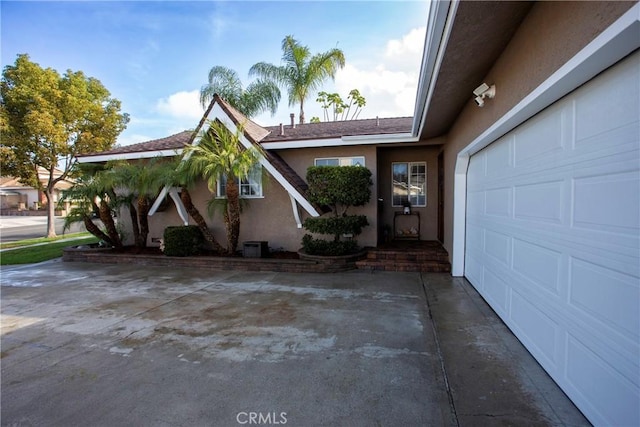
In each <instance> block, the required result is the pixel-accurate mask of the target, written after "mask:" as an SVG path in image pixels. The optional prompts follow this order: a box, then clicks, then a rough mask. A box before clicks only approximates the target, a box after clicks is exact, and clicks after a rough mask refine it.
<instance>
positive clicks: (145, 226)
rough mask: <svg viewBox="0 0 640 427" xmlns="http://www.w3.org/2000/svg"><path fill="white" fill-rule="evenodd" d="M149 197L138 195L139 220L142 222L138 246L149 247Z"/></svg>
mask: <svg viewBox="0 0 640 427" xmlns="http://www.w3.org/2000/svg"><path fill="white" fill-rule="evenodd" d="M149 209H151V205H150V204H149V198H148V197H147V196H139V197H138V222H139V223H140V233H139V234H138V240H137V241H136V246H137V247H139V248H146V247H147V236H149V216H148V215H149Z"/></svg>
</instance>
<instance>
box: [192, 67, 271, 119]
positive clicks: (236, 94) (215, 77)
mask: <svg viewBox="0 0 640 427" xmlns="http://www.w3.org/2000/svg"><path fill="white" fill-rule="evenodd" d="M215 94H218V95H219V96H220V97H221V98H223V99H225V100H226V101H227V102H228V103H229V104H231V105H232V106H233V107H234V108H235V109H237V110H238V111H240V112H241V113H242V114H244V115H245V116H247V117H254V116H257V115H258V114H260V113H262V112H264V111H269V112H270V113H271V115H273V114H275V113H276V111H277V110H278V104H279V103H280V89H279V88H278V86H277V85H276V84H275V83H273V82H272V81H269V80H264V79H257V80H255V81H254V82H252V83H250V84H249V86H247V88H246V89H245V88H243V87H242V82H241V81H240V78H239V77H238V73H236V72H235V71H234V70H232V69H230V68H227V67H223V66H220V65H218V66H215V67H213V68H211V70H210V71H209V82H208V83H207V84H206V85H204V86H202V89H200V102H201V103H202V106H203V107H206V106H207V105H208V104H209V103H210V102H211V100H212V99H213V95H215Z"/></svg>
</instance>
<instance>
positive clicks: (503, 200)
mask: <svg viewBox="0 0 640 427" xmlns="http://www.w3.org/2000/svg"><path fill="white" fill-rule="evenodd" d="M484 194H485V211H484V213H485V214H486V215H492V216H499V217H503V218H510V217H511V212H512V207H513V188H511V187H504V188H493V189H491V190H487V191H485V193H484Z"/></svg>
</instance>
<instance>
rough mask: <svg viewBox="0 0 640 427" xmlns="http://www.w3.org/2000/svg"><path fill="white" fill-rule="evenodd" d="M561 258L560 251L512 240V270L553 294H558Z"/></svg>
mask: <svg viewBox="0 0 640 427" xmlns="http://www.w3.org/2000/svg"><path fill="white" fill-rule="evenodd" d="M561 260H562V252H558V251H554V250H552V249H549V248H548V247H545V246H541V245H535V244H531V243H529V242H526V241H524V240H521V239H514V241H513V270H514V271H515V272H517V273H520V274H521V275H522V276H524V277H525V278H526V279H528V280H530V281H531V282H533V283H535V284H536V285H538V286H541V287H542V288H544V289H545V290H547V291H549V292H551V293H553V294H555V295H558V294H559V288H560V265H561Z"/></svg>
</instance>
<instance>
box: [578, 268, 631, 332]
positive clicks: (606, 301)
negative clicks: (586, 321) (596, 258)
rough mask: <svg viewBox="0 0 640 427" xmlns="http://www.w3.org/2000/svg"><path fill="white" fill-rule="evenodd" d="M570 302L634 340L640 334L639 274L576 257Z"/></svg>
mask: <svg viewBox="0 0 640 427" xmlns="http://www.w3.org/2000/svg"><path fill="white" fill-rule="evenodd" d="M570 262H571V268H570V271H571V274H570V279H569V302H570V304H572V305H574V306H576V307H578V308H579V309H581V310H583V311H585V313H586V314H588V315H590V316H593V317H594V318H595V319H597V320H598V321H600V322H602V323H603V324H604V325H606V326H607V327H609V328H611V329H612V330H613V331H614V332H618V333H620V334H622V335H625V336H626V337H627V339H630V340H633V339H634V338H635V337H637V336H638V334H640V317H639V313H640V283H639V282H638V280H637V277H634V276H630V275H627V274H622V273H620V272H617V271H615V270H612V269H610V268H607V267H603V266H601V265H597V264H594V263H593V262H587V261H585V260H581V259H579V258H572V259H571V260H570Z"/></svg>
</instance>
